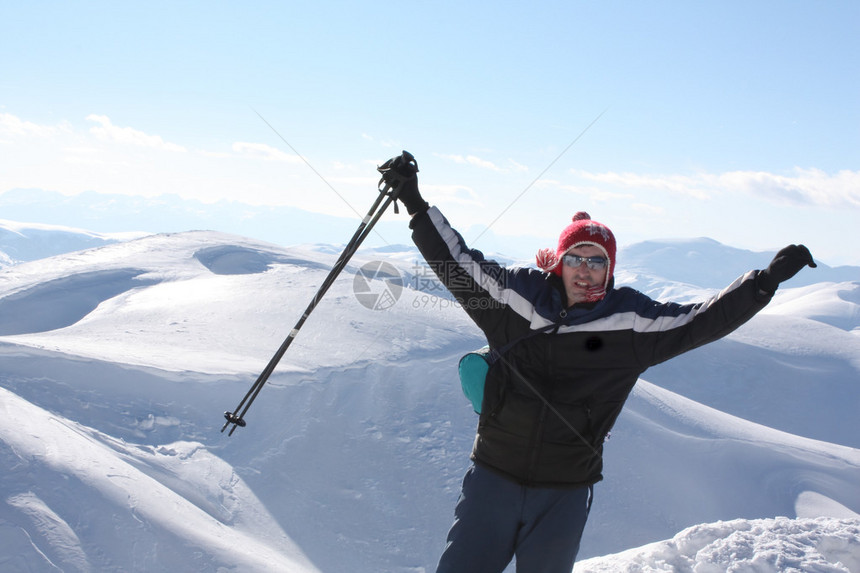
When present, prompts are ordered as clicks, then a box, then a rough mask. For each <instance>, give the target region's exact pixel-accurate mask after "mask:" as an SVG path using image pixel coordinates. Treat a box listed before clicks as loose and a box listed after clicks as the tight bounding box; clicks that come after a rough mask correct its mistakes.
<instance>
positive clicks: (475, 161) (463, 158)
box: [434, 153, 505, 173]
mask: <svg viewBox="0 0 860 573" xmlns="http://www.w3.org/2000/svg"><path fill="white" fill-rule="evenodd" d="M434 155H436V157H439V158H441V159H446V160H448V161H453V162H454V163H457V164H460V165H473V166H475V167H480V168H481V169H489V170H490V171H497V172H499V173H502V172H504V171H505V169H502V168H501V167H499V166H498V165H496V164H495V163H493V162H492V161H487V160H486V159H481V158H480V157H478V156H476V155H456V154H447V155H446V154H442V153H435V154H434Z"/></svg>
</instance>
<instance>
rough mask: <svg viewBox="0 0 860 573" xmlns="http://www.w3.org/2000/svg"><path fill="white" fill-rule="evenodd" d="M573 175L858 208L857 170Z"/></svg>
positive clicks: (703, 196)
mask: <svg viewBox="0 0 860 573" xmlns="http://www.w3.org/2000/svg"><path fill="white" fill-rule="evenodd" d="M571 173H573V175H574V176H576V177H577V178H580V179H585V180H587V181H592V182H595V183H600V184H604V185H608V186H615V187H625V188H631V189H654V190H660V191H666V192H668V193H672V194H676V195H682V196H687V197H693V198H695V199H699V200H702V201H707V200H709V199H711V198H713V197H715V196H717V195H724V194H727V193H738V194H742V195H753V196H757V197H760V198H762V199H765V200H767V201H770V202H774V203H783V204H791V205H814V206H820V207H832V208H849V209H857V208H860V171H849V170H843V171H839V172H837V173H836V174H829V173H827V172H825V171H823V170H821V169H802V168H795V169H794V170H793V172H792V173H791V174H788V175H781V174H775V173H768V172H763V171H730V172H727V173H721V174H711V173H698V174H695V175H645V174H639V173H628V172H625V173H614V172H607V173H591V172H588V171H581V170H572V171H571Z"/></svg>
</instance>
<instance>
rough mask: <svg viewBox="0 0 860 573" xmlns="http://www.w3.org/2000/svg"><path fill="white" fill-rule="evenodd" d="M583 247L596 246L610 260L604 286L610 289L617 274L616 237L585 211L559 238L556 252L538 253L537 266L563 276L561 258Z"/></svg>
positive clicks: (548, 250)
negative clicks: (610, 284)
mask: <svg viewBox="0 0 860 573" xmlns="http://www.w3.org/2000/svg"><path fill="white" fill-rule="evenodd" d="M583 245H594V246H595V247H598V248H600V250H602V251H603V254H604V256H605V257H606V258H607V259H609V267H608V269H607V271H606V283H605V284H604V285H603V287H604V289H606V288H608V287H609V281H610V280H612V276H613V273H614V272H615V235H613V234H612V231H610V230H609V227H607V226H606V225H604V224H603V223H598V222H597V221H592V220H591V215H589V214H588V213H586V212H585V211H580V212H578V213H577V214H576V215H574V216H573V223H571V224H570V225H568V226H567V227H566V228H565V229H564V231H562V232H561V235H560V236H559V237H558V248H557V249H556V250H555V252H553V251H552V249H541V250H540V251H538V253H537V256H536V259H537V266H538V267H539V268H541V269H543V270H544V271H547V272H550V273H555V274H557V275H559V276H561V267H562V265H561V258H562V257H563V256H564V255H565V254H567V252H568V251H570V250H571V249H574V248H576V247H581V246H583Z"/></svg>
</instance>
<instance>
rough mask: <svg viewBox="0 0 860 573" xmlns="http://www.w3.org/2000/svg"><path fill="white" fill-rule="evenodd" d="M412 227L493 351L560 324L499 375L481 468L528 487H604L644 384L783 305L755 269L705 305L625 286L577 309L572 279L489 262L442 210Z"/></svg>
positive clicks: (492, 383)
mask: <svg viewBox="0 0 860 573" xmlns="http://www.w3.org/2000/svg"><path fill="white" fill-rule="evenodd" d="M410 227H411V228H412V238H413V240H414V242H415V244H416V245H417V246H418V248H419V250H420V251H421V254H422V255H423V256H424V258H425V260H426V261H427V263H428V264H429V265H430V267H431V268H432V269H433V271H434V272H435V273H436V275H437V276H438V277H439V279H440V280H441V281H442V283H443V284H445V286H446V287H447V288H448V290H449V291H450V292H451V294H453V295H454V297H455V298H456V299H457V301H458V302H459V303H460V304H461V305H462V307H463V308H464V309H465V311H466V312H467V313H468V314H469V316H470V317H471V318H472V319H473V320H474V321H475V323H476V324H477V325H478V327H479V328H480V329H481V330H482V331H483V332H484V334H485V335H486V337H487V341H488V343H489V345H490V347H491V348H501V347H503V346H504V345H505V344H507V343H508V342H510V341H513V340H517V339H519V338H522V337H523V336H525V335H527V334H528V333H529V332H530V331H532V330H536V329H539V328H542V327H546V326H548V325H550V324H553V323H554V324H556V325H558V327H557V328H556V329H553V330H550V331H549V332H548V333H546V334H537V335H535V336H532V337H530V338H527V339H525V340H523V341H522V342H520V343H518V344H516V345H515V346H514V347H513V348H512V349H510V350H509V351H508V352H507V353H505V355H504V356H503V357H502V359H500V360H498V361H497V362H495V363H494V364H493V366H492V367H491V368H490V371H489V372H488V374H487V381H486V389H485V392H484V402H483V406H482V413H481V416H480V420H479V423H478V430H477V437H476V439H475V445H474V448H473V451H472V459H473V460H474V461H475V463H478V464H481V465H483V466H486V467H488V468H490V469H492V470H494V471H496V472H498V473H501V474H503V475H505V476H507V477H509V478H510V479H513V480H515V481H517V482H519V483H522V484H526V485H532V486H542V487H580V486H584V485H590V484H593V483H595V482H597V481H600V480H601V479H602V474H601V472H602V468H603V460H602V457H603V456H602V454H603V441H604V438H605V436H606V435H607V434H608V432H609V430H610V429H611V428H612V425H613V424H614V423H615V420H616V419H617V418H618V415H619V414H620V412H621V409H622V407H623V406H624V402H625V401H626V400H627V396H628V394H629V393H630V391H631V390H632V389H633V385H634V384H635V383H636V380H637V379H638V378H639V376H640V375H641V374H642V373H643V372H644V371H645V370H646V369H647V368H648V367H650V366H652V365H655V364H659V363H660V362H663V361H665V360H668V359H670V358H672V357H674V356H677V355H679V354H681V353H683V352H686V351H688V350H691V349H693V348H696V347H698V346H701V345H703V344H706V343H708V342H712V341H714V340H717V339H719V338H721V337H723V336H725V335H727V334H728V333H730V332H732V331H733V330H735V329H736V328H738V327H739V326H740V325H742V324H743V323H745V322H746V321H747V320H749V319H750V318H752V316H753V315H755V314H756V313H757V312H758V311H760V310H761V309H762V308H764V307H765V305H767V303H768V302H769V301H770V298H771V295H770V294H768V293H764V292H762V291H760V290H759V288H758V286H757V285H756V277H757V274H758V272H757V271H750V272H748V273H746V274H745V275H743V276H742V277H740V278H738V279H737V280H736V281H735V282H734V283H732V284H731V285H729V286H728V287H726V288H725V289H724V290H723V291H722V292H720V293H719V294H718V295H716V296H714V297H713V298H711V299H710V300H707V301H705V302H701V303H698V304H683V305H681V304H676V303H662V302H657V301H654V300H652V299H651V298H649V297H648V296H646V295H644V294H642V293H641V292H639V291H637V290H634V289H632V288H628V287H621V288H610V289H609V290H608V291H607V294H606V297H605V298H604V299H603V300H601V301H600V302H598V303H593V304H586V305H574V306H573V307H571V308H565V307H566V296H565V294H564V286H563V284H562V281H561V278H560V277H558V276H557V275H554V274H551V273H546V272H543V271H539V270H536V269H530V268H505V267H502V266H500V265H499V264H498V263H496V262H494V261H489V260H485V259H484V256H483V255H482V254H481V252H480V251H477V250H471V249H469V248H468V247H467V246H466V244H465V242H464V241H463V238H462V237H461V236H460V234H459V233H457V232H456V231H455V230H454V229H453V228H452V227H451V226H450V225H449V223H448V221H447V220H446V219H445V218H444V217H443V216H442V213H441V212H440V211H439V210H438V209H437V208H435V207H432V208H430V209H429V210H428V211H426V212H423V213H419V214H417V215H415V216H414V217H413V219H412V221H411V223H410ZM538 394H539V395H538Z"/></svg>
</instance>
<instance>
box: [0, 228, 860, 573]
mask: <svg viewBox="0 0 860 573" xmlns="http://www.w3.org/2000/svg"><path fill="white" fill-rule="evenodd" d="M4 225H5V227H4V228H6V229H11V230H13V231H14V230H16V229H17V230H20V229H22V228H25V227H26V228H32V227H33V225H25V226H15V225H13V224H11V223H9V222H4ZM42 231H43V232H42V234H41V235H39V238H38V241H40V242H41V243H42V244H43V245H45V244H48V245H51V244H52V233H54V232H56V233H57V235H56V243H57V244H55V245H52V246H51V248H52V249H55V250H57V251H63V250H64V249H65V250H69V249H72V247H69V246H68V243H67V239H68V233H67V230H63V229H59V230H58V229H53V230H52V229H42ZM10 232H11V231H10ZM16 232H17V231H16ZM84 234H85V233H84ZM15 240H16V241H19V240H20V237H19V238H16V239H15ZM3 241H4V239H3V238H2V236H0V252H8V248H7V247H6V243H4V242H3ZM25 243H26V241H25ZM16 244H17V245H21V243H16ZM64 245H66V246H64ZM85 246H86V245H85ZM340 249H341V247H340V246H338V245H299V246H293V247H289V248H285V247H281V246H277V245H273V244H270V243H265V242H261V241H256V240H253V239H249V238H245V237H239V236H234V235H227V234H223V233H216V232H206V231H195V232H188V233H178V234H167V235H150V236H144V237H139V238H136V239H134V240H125V241H115V240H114V241H112V242H104V243H101V244H100V246H98V247H96V248H89V249H87V250H69V252H67V253H65V254H58V255H56V256H52V257H49V258H37V259H35V260H32V261H30V262H20V261H21V259H19V258H16V257H7V259H6V260H7V261H8V263H7V266H6V268H5V269H2V270H0V471H2V472H3V476H4V479H3V481H2V482H0V569H2V570H3V571H57V570H63V571H296V572H309V571H321V572H324V573H329V572H331V573H339V572H341V571H351V572H358V573H362V572H367V573H370V572H379V571H391V572H404V573H405V572H410V573H417V572H421V571H433V569H434V567H435V561H436V559H437V558H438V554H439V552H440V551H441V549H442V547H443V546H444V539H445V533H446V531H447V528H448V526H449V525H450V521H451V519H452V517H453V507H454V503H455V501H456V498H457V494H458V490H459V485H460V480H461V479H462V474H463V472H464V470H465V468H466V466H467V464H468V452H469V450H470V448H471V442H472V439H473V436H474V425H475V422H476V418H475V416H474V414H473V413H472V412H471V408H470V406H469V404H468V402H467V401H466V399H465V398H464V397H463V396H462V395H461V393H460V390H459V383H458V381H457V379H456V364H457V360H458V358H459V357H460V356H461V355H462V354H463V353H465V352H466V351H468V350H472V349H474V348H477V347H480V346H482V345H483V344H484V341H483V338H482V336H481V334H480V332H478V331H477V329H476V328H475V327H474V325H472V324H471V322H470V321H469V320H468V319H467V317H466V316H465V313H463V312H462V310H460V309H458V308H457V307H456V304H454V302H453V301H451V299H450V298H448V297H447V295H446V294H445V293H444V291H441V290H439V288H438V285H437V284H435V283H434V282H433V281H432V280H429V279H428V275H427V274H426V269H423V267H421V265H420V264H418V263H417V262H416V261H417V260H418V255H417V253H416V252H415V250H414V249H412V248H410V247H402V246H396V245H395V246H392V247H388V248H384V249H365V250H362V251H360V252H359V253H358V254H357V255H356V257H355V259H354V260H353V261H352V262H351V263H350V265H349V266H348V268H347V269H346V270H345V271H344V272H343V275H342V276H341V278H340V279H339V280H338V281H336V282H335V284H334V286H333V287H332V289H331V290H330V291H329V292H328V294H327V295H326V297H325V298H324V299H323V301H322V302H321V303H320V304H319V305H318V307H317V309H316V310H315V311H314V314H313V315H312V316H311V317H310V318H309V319H308V320H307V322H306V323H305V325H304V327H303V328H302V330H301V332H300V333H299V335H298V337H297V338H296V340H295V342H294V344H293V345H292V346H291V347H290V349H289V351H288V352H287V354H286V355H285V357H284V359H283V361H282V363H281V365H280V366H279V367H278V368H277V369H276V371H275V373H274V374H273V375H272V377H271V379H270V381H269V383H268V384H267V385H266V387H265V388H264V389H263V391H262V393H261V394H260V397H259V399H258V400H257V402H256V403H255V404H254V406H253V407H252V409H251V410H250V412H249V414H248V415H247V417H246V419H247V422H248V426H247V427H245V428H239V429H238V430H237V431H236V432H235V433H234V435H233V436H232V437H229V438H228V437H227V436H226V433H221V432H220V431H219V430H220V429H221V426H222V425H223V422H224V419H223V417H222V414H221V413H222V412H224V411H225V410H232V409H233V408H234V407H235V406H236V404H237V403H238V401H239V400H240V398H241V397H242V395H244V393H245V392H246V391H247V389H248V388H249V387H250V385H251V383H252V382H253V380H254V379H255V378H256V376H257V374H259V372H260V370H261V369H262V368H263V366H265V364H266V362H267V361H268V359H269V358H270V357H271V355H272V354H273V353H274V351H275V349H276V348H277V347H278V346H279V345H280V343H281V342H282V341H283V339H284V337H285V336H286V334H287V333H288V332H289V330H290V328H292V327H293V325H294V324H295V322H296V321H297V320H298V319H299V317H300V316H301V314H302V312H304V310H305V308H306V307H307V304H308V303H309V302H310V300H311V298H312V297H313V295H314V293H315V292H316V290H317V289H318V287H319V285H320V284H321V282H322V280H323V278H324V277H325V275H326V274H327V272H328V269H329V268H330V267H331V265H333V264H334V262H335V260H336V258H337V255H338V254H339V252H340ZM19 252H20V251H19ZM624 252H626V253H628V254H627V255H626V256H627V259H626V260H627V262H628V263H629V266H628V268H627V270H624V271H620V272H619V282H626V283H628V284H635V285H636V286H637V287H638V288H642V289H643V290H647V291H649V293H651V294H652V295H653V294H654V293H662V294H667V295H677V298H681V299H684V298H686V299H691V300H694V299H696V298H697V297H700V296H703V295H706V294H707V293H709V292H713V291H714V289H716V288H719V287H720V286H724V284H728V282H730V281H731V280H733V279H734V278H735V277H736V276H738V275H740V274H741V273H742V272H744V271H745V270H748V269H747V268H746V267H745V266H744V263H747V262H749V261H758V260H762V259H763V260H764V261H765V263H766V262H767V260H768V257H769V255H768V256H765V255H763V254H760V253H752V254H750V253H740V252H738V251H737V250H733V249H729V248H727V247H724V246H721V245H719V244H718V243H714V242H712V241H709V240H694V241H689V242H684V241H664V242H653V243H652V244H643V245H640V246H635V248H631V249H629V250H627V251H624ZM679 253H681V254H684V253H702V256H700V257H697V256H695V255H687V254H684V255H683V256H684V257H685V258H686V259H687V260H690V261H693V262H694V263H696V264H693V263H691V264H690V265H689V266H688V267H685V268H684V269H682V270H683V272H681V273H680V274H674V275H670V274H669V273H670V271H671V269H673V268H677V265H675V266H673V265H672V264H671V263H672V261H677V260H678V257H679V256H680V255H679ZM666 257H668V260H667V259H666ZM703 257H704V258H705V259H708V258H710V260H711V261H713V260H719V261H722V262H721V266H722V267H731V266H733V265H734V268H729V269H726V270H725V271H724V272H725V273H726V274H725V276H717V275H715V274H714V273H713V265H711V266H710V267H709V266H708V265H707V264H705V262H702V258H703ZM379 261H385V262H386V263H389V264H391V265H393V266H394V267H395V268H396V269H397V271H398V272H399V273H400V275H401V277H402V278H403V280H402V284H403V287H404V288H402V290H401V289H399V288H397V289H395V288H393V287H391V293H396V296H397V297H399V298H397V300H396V303H395V304H394V305H393V306H390V307H386V308H385V310H371V309H369V308H367V307H365V306H363V305H362V304H360V303H359V301H358V300H357V299H356V297H355V294H354V288H355V283H354V280H355V277H356V276H357V272H358V271H359V269H360V268H361V267H362V266H363V265H365V264H370V265H371V268H378V266H379V265H378V262H379ZM699 263H701V265H699ZM374 264H375V265H376V266H375V267H373V265H374ZM619 264H620V265H622V266H623V265H624V259H623V258H622V259H621V262H620V263H619ZM697 265H698V266H697ZM820 267H821V270H823V271H825V272H823V273H822V274H820V275H815V273H816V272H817V271H818V270H819V269H816V270H815V271H813V270H807V271H803V273H801V274H806V275H809V276H806V277H805V278H804V279H803V280H798V281H796V282H795V283H793V285H794V286H792V285H787V286H788V287H789V288H785V289H781V290H780V292H779V293H778V295H777V297H776V298H775V300H774V301H773V303H772V304H771V305H769V306H768V308H767V309H766V310H765V311H764V312H762V313H761V314H760V315H759V316H757V317H756V318H755V319H753V320H752V321H751V322H750V323H749V324H747V325H745V326H744V327H742V328H741V329H739V330H738V331H737V332H736V333H734V334H732V335H731V336H730V337H728V338H727V339H725V340H722V341H719V342H717V343H714V344H712V345H708V346H706V347H703V348H701V349H697V350H696V351H693V352H691V353H688V354H687V355H684V356H682V357H679V358H677V359H675V360H673V361H670V362H669V363H666V364H665V365H661V366H659V367H656V368H654V369H652V370H649V371H648V372H646V374H645V379H644V380H641V381H640V382H639V383H638V384H637V387H636V388H635V389H634V392H633V394H632V395H631V398H630V400H629V402H628V405H627V407H626V408H625V411H624V413H623V414H622V416H621V418H619V421H618V423H617V424H616V427H615V428H614V430H613V432H612V438H611V439H610V441H609V442H608V443H607V446H606V471H605V475H606V479H605V481H604V482H601V483H600V484H598V485H597V486H596V487H595V502H594V507H593V509H592V514H591V516H590V519H589V524H588V526H587V528H586V533H585V537H584V539H583V543H582V550H581V555H580V558H581V559H582V560H583V561H581V562H580V563H578V564H577V566H576V568H575V571H577V573H579V572H585V571H692V572H696V573H703V572H704V573H709V572H712V571H744V572H746V571H749V572H759V571H761V572H764V571H860V515H858V513H860V487H858V484H860V421H858V416H857V415H856V412H857V410H858V406H860V385H858V384H857V380H858V379H860V376H858V374H860V339H858V336H857V334H858V332H860V311H858V309H860V294H858V293H860V269H852V268H845V267H843V268H840V269H839V273H838V275H832V274H831V275H828V274H827V272H826V270H827V269H826V266H825V265H820ZM706 271H707V272H706ZM852 273H853V275H852ZM361 276H362V277H365V278H366V276H367V275H361ZM851 276H853V277H855V278H851V279H849V280H846V277H851ZM817 277H820V280H816V278H817ZM723 278H724V279H725V280H724V284H723V285H720V284H718V282H717V281H719V280H720V279H723ZM372 282H373V281H372ZM377 282H379V281H377ZM364 286H365V287H366V284H365V285H364ZM383 287H384V284H380V285H379V288H380V289H381V288H383Z"/></svg>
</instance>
